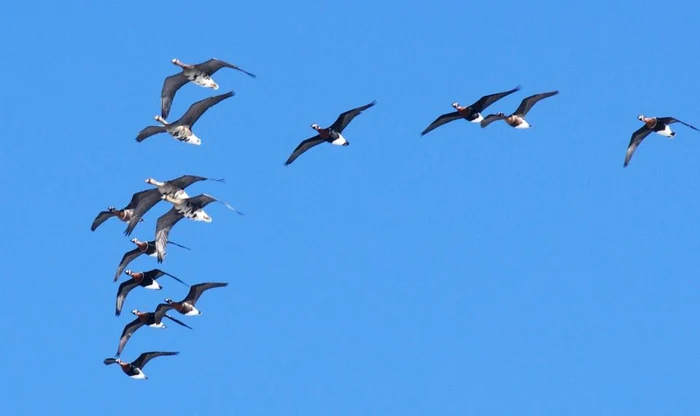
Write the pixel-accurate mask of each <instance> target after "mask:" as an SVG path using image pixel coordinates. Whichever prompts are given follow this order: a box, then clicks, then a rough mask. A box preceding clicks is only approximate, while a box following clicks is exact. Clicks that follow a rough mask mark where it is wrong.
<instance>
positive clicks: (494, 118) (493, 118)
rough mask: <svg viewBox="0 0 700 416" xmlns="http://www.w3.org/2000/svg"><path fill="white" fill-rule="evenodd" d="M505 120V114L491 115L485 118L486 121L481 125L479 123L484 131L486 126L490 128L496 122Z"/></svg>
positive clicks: (482, 121)
mask: <svg viewBox="0 0 700 416" xmlns="http://www.w3.org/2000/svg"><path fill="white" fill-rule="evenodd" d="M504 118H506V116H505V115H504V114H503V113H498V114H489V115H488V116H486V117H484V119H483V120H481V123H479V124H480V125H481V128H482V129H483V128H485V127H486V126H488V125H489V124H491V123H493V122H494V121H497V120H503V119H504Z"/></svg>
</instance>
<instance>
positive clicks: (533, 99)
mask: <svg viewBox="0 0 700 416" xmlns="http://www.w3.org/2000/svg"><path fill="white" fill-rule="evenodd" d="M557 94H559V91H550V92H543V93H541V94H535V95H531V96H529V97H525V98H523V101H522V102H521V103H520V105H519V106H518V109H517V110H515V113H513V114H516V115H519V116H521V117H525V115H526V114H527V113H528V111H530V109H532V106H533V105H535V104H536V103H537V102H538V101H540V100H544V99H545V98H547V97H551V96H553V95H557Z"/></svg>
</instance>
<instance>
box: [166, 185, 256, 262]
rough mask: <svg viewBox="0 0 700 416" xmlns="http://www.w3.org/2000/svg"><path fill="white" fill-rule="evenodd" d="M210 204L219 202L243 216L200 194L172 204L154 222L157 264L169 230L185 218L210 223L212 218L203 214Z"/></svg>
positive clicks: (216, 200) (208, 196)
mask: <svg viewBox="0 0 700 416" xmlns="http://www.w3.org/2000/svg"><path fill="white" fill-rule="evenodd" d="M212 202H219V203H221V204H223V205H225V206H226V207H227V208H229V209H231V210H232V211H234V212H236V213H237V214H239V215H243V213H242V212H240V211H238V210H237V209H236V208H234V207H232V206H231V205H229V204H227V203H226V202H223V201H219V200H218V199H216V198H214V197H213V196H211V195H207V194H201V195H197V196H194V197H192V198H187V199H184V200H182V201H179V202H178V203H176V204H174V205H173V207H172V208H170V211H168V212H166V213H165V214H163V215H162V216H161V217H160V218H158V222H156V236H155V242H156V253H157V258H158V262H159V263H161V262H162V261H163V256H165V245H166V243H167V242H168V236H169V235H170V229H171V228H173V226H174V225H175V224H177V222H178V221H180V220H181V219H182V218H185V217H187V218H189V219H191V220H194V221H203V222H211V221H212V218H211V217H210V216H209V214H207V213H206V212H204V207H206V206H207V205H209V204H210V203H212Z"/></svg>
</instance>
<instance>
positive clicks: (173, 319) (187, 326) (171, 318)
mask: <svg viewBox="0 0 700 416" xmlns="http://www.w3.org/2000/svg"><path fill="white" fill-rule="evenodd" d="M163 316H165V317H166V318H168V319H170V320H171V321H173V322H175V323H178V324H180V325H182V326H184V327H185V328H189V329H192V327H191V326H189V325H187V324H186V323H184V322H182V321H181V320H179V319H175V318H173V317H172V316H170V315H168V314H167V313H166V314H164V315H163Z"/></svg>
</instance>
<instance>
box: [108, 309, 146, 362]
mask: <svg viewBox="0 0 700 416" xmlns="http://www.w3.org/2000/svg"><path fill="white" fill-rule="evenodd" d="M143 325H144V323H143V322H141V320H140V319H139V318H138V317H136V319H134V320H133V321H131V322H129V323H128V324H126V326H125V327H124V331H122V335H121V337H119V347H118V348H117V353H116V354H115V357H119V355H120V354H121V353H122V351H123V350H124V346H125V345H126V343H127V341H129V338H131V336H132V335H133V334H134V332H136V330H137V329H139V328H141V327H142V326H143Z"/></svg>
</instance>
